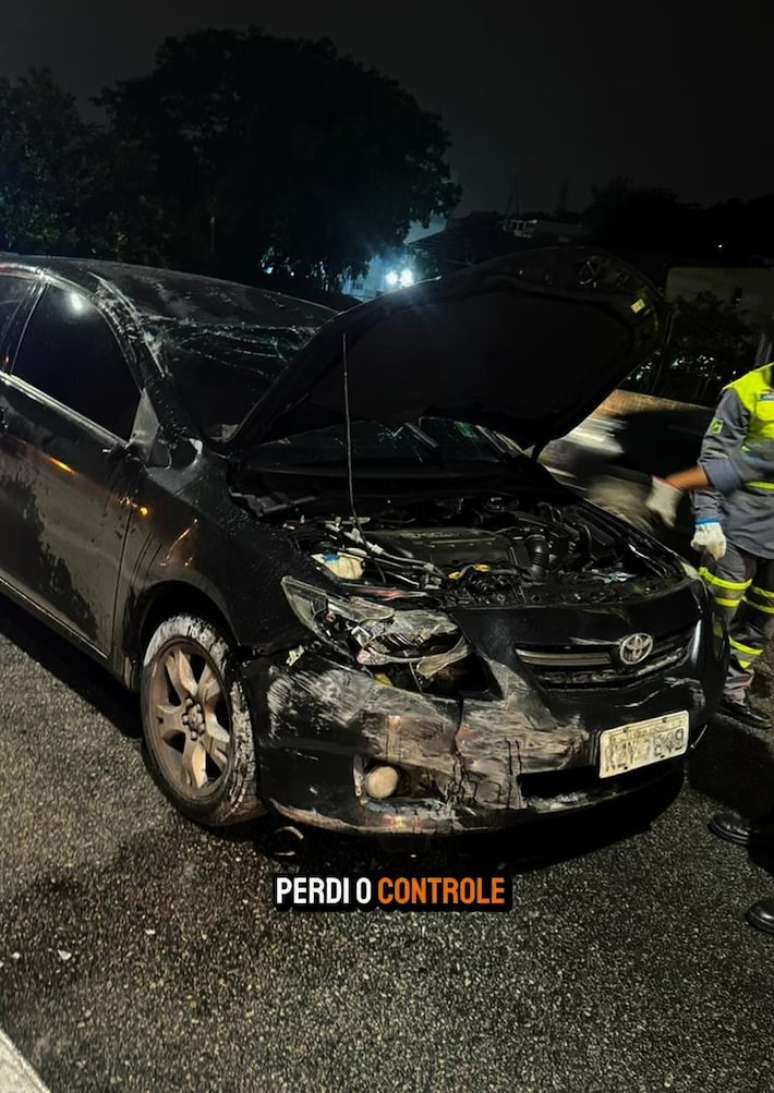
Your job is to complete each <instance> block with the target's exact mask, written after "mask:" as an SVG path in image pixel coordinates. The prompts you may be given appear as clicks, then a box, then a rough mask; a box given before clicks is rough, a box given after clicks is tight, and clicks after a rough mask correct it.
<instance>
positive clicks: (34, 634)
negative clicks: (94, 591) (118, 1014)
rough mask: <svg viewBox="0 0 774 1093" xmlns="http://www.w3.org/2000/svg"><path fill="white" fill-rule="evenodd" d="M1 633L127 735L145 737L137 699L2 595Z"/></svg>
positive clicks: (0, 611)
mask: <svg viewBox="0 0 774 1093" xmlns="http://www.w3.org/2000/svg"><path fill="white" fill-rule="evenodd" d="M0 635H2V636H3V637H5V638H7V639H8V641H10V642H12V643H13V644H14V645H15V646H17V648H19V649H21V650H22V652H24V653H26V655H27V656H28V657H30V658H31V659H32V660H34V661H36V662H37V663H38V664H39V665H40V666H41V667H42V668H44V669H45V670H46V671H47V672H50V673H51V675H52V676H54V677H55V678H56V679H58V680H59V681H60V682H62V683H64V684H65V686H66V687H69V688H70V690H71V691H74V692H75V693H76V694H77V695H79V696H80V697H81V698H82V699H83V700H84V701H85V702H88V703H89V705H90V706H93V707H94V708H95V709H96V710H98V711H99V712H100V713H101V714H102V715H103V716H104V717H105V718H107V720H108V721H110V722H111V724H113V725H115V727H116V728H117V729H118V731H119V732H120V733H122V734H123V735H124V736H128V737H132V738H137V739H139V738H140V737H141V736H142V728H141V725H140V717H139V712H138V709H137V699H136V698H135V697H134V696H133V695H131V694H130V693H129V692H128V691H127V690H126V689H125V688H124V687H123V686H122V685H121V684H120V683H119V682H118V680H117V679H114V678H113V676H111V675H110V673H109V672H108V671H107V670H106V669H105V668H103V667H102V666H101V665H100V664H98V663H97V662H96V661H94V660H92V659H91V657H89V656H87V654H86V653H82V652H81V651H80V650H79V649H77V648H76V647H75V646H74V645H72V644H71V643H70V642H69V641H67V640H66V639H65V638H62V637H60V636H59V635H58V634H56V633H54V631H53V630H51V629H50V628H49V627H48V626H47V625H46V624H45V623H43V622H40V621H39V620H38V619H36V618H35V617H34V616H32V615H31V614H30V613H29V612H28V611H25V610H24V609H23V608H21V607H19V606H18V605H17V604H15V603H13V602H12V601H11V600H9V599H7V598H5V597H0Z"/></svg>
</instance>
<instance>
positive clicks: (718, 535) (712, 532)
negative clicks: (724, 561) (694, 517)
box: [691, 520, 726, 561]
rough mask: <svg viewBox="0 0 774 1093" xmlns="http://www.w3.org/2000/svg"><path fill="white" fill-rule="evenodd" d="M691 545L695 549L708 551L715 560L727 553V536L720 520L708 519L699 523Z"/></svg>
mask: <svg viewBox="0 0 774 1093" xmlns="http://www.w3.org/2000/svg"><path fill="white" fill-rule="evenodd" d="M691 546H692V547H693V549H694V550H699V551H702V552H704V551H706V553H707V554H709V555H710V556H711V557H713V558H714V559H715V561H718V559H720V558H722V557H723V555H724V554H725V553H726V537H725V535H724V534H723V528H722V527H721V526H720V524H719V523H718V521H717V520H706V521H700V522H699V523H697V525H696V530H695V531H694V533H693V539H691Z"/></svg>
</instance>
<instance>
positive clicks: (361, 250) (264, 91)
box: [97, 28, 459, 288]
mask: <svg viewBox="0 0 774 1093" xmlns="http://www.w3.org/2000/svg"><path fill="white" fill-rule="evenodd" d="M97 101H98V102H99V103H100V104H101V105H103V106H104V107H105V109H106V110H107V114H108V119H109V123H110V128H111V132H112V135H113V138H114V141H115V145H116V146H118V147H122V148H124V147H131V148H133V149H135V152H136V153H138V154H139V157H140V160H141V162H142V163H143V164H145V165H146V169H147V170H148V171H149V173H150V174H151V176H152V178H153V187H152V200H153V202H156V203H157V204H158V206H159V207H160V208H161V209H162V210H163V216H162V219H163V221H164V223H166V224H167V225H169V226H170V238H169V240H168V244H167V249H168V250H169V252H170V253H171V255H173V257H174V261H175V262H176V264H179V265H183V266H185V267H187V268H190V269H197V270H208V271H212V272H215V273H219V274H225V275H228V276H232V277H235V278H237V279H243V280H253V281H254V280H255V279H256V278H257V277H259V276H260V274H261V271H264V272H265V271H268V270H271V271H272V277H273V278H274V279H275V281H277V283H284V284H288V283H290V284H292V282H289V278H290V277H291V276H292V277H295V278H296V279H297V280H298V281H300V280H302V279H310V280H313V281H316V282H317V283H319V284H322V285H324V286H325V287H328V288H333V287H335V286H336V283H337V281H338V279H339V278H340V277H341V276H342V275H344V274H345V273H350V272H351V273H355V274H357V273H360V272H362V271H363V270H364V269H365V267H366V266H367V264H368V261H369V260H370V258H371V257H373V255H374V254H376V253H380V252H383V251H388V250H390V249H391V248H395V247H399V246H400V244H401V243H402V240H403V238H404V237H405V234H406V232H407V229H408V226H409V224H410V222H411V221H414V220H419V221H422V222H427V221H428V219H429V218H430V217H431V216H432V215H433V214H436V213H445V212H447V211H448V210H449V208H450V207H451V206H452V205H454V204H455V202H456V201H457V200H458V198H459V192H458V188H457V187H456V186H455V185H454V184H453V183H452V182H451V180H450V176H449V168H448V166H447V164H446V162H445V159H444V156H445V153H446V151H447V148H448V138H447V135H446V132H445V131H444V129H443V127H442V125H441V122H440V119H439V118H438V117H437V116H436V115H434V114H429V113H427V112H425V111H423V110H421V109H420V108H419V106H418V105H417V103H416V101H415V100H414V99H413V98H412V96H411V95H409V94H408V93H407V92H406V91H404V90H403V89H402V88H401V87H400V86H399V85H398V84H397V83H395V82H394V81H393V80H390V79H387V78H386V77H385V76H382V75H381V74H379V73H378V72H376V71H374V70H373V69H366V68H364V67H363V66H362V65H360V64H358V63H357V62H356V61H354V60H352V59H351V58H348V57H341V56H339V55H338V53H337V52H336V49H335V47H334V45H333V44H332V43H331V42H330V41H327V40H322V41H306V40H295V39H280V38H274V37H271V36H269V35H266V34H264V33H263V32H262V31H260V30H258V29H256V28H251V29H250V30H248V31H246V32H244V33H242V32H237V31H233V30H204V31H199V32H197V33H194V34H190V35H188V36H186V37H184V38H179V39H178V38H170V39H167V40H166V41H165V42H164V44H163V45H162V47H161V48H160V50H159V51H158V54H157V57H156V65H155V68H154V70H153V71H152V72H151V74H150V75H148V76H146V77H143V78H141V79H136V80H128V81H122V82H120V83H118V84H117V85H116V86H115V87H113V88H109V89H106V90H105V91H104V92H103V93H102V95H101V97H100V98H99V99H98V100H97ZM119 204H120V202H119ZM129 245H130V246H131V241H130V243H129Z"/></svg>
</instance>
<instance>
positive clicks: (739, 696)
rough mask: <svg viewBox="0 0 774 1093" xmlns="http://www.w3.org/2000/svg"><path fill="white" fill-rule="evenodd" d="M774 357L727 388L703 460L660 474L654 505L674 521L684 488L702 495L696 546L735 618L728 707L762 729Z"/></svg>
mask: <svg viewBox="0 0 774 1093" xmlns="http://www.w3.org/2000/svg"><path fill="white" fill-rule="evenodd" d="M773 368H774V366H773V365H772V364H766V365H763V366H762V367H761V368H756V369H754V370H753V371H752V372H748V373H746V374H745V375H744V376H742V377H741V378H740V379H738V380H734V382H733V383H730V384H729V385H728V386H727V387H725V388H724V389H723V394H722V395H721V398H720V401H719V403H718V406H717V409H716V411H715V416H714V417H713V419H712V421H711V422H710V425H709V428H708V429H707V432H706V434H705V436H704V440H703V442H702V447H701V457H700V459H699V463H698V466H696V467H693V468H691V469H690V470H688V471H682V472H680V473H679V474H675V475H671V476H670V477H669V478H667V479H664V480H654V483H653V488H652V490H651V494H650V497H649V498H648V501H647V502H646V504H647V506H648V508H649V509H650V510H651V511H652V512H654V513H658V515H659V516H661V518H662V519H663V520H664V522H665V523H667V524H669V525H670V526H673V525H674V520H675V513H676V510H677V503H678V501H679V497H680V494H681V493H682V492H686V491H690V492H692V493H693V495H694V509H695V516H696V521H695V530H694V535H693V539H692V540H691V546H692V547H694V549H696V550H699V551H701V552H702V554H703V565H702V568H701V575H702V577H703V578H704V580H705V581H706V583H707V585H708V587H709V590H710V592H711V594H712V596H713V598H714V601H715V605H716V607H717V608H718V610H719V612H720V613H721V614H722V615H723V616H724V617H725V619H726V622H727V624H728V633H729V641H730V645H731V663H730V666H729V670H728V675H727V677H726V685H725V689H724V696H723V702H722V706H721V710H722V712H723V713H725V714H726V715H727V716H729V717H733V718H734V719H735V720H737V721H741V722H743V723H744V724H746V725H751V726H753V727H754V728H759V729H760V728H769V727H770V722H769V719H768V718H767V717H766V716H765V715H764V714H762V713H760V712H759V711H758V710H756V709H754V707H753V706H752V704H751V702H750V684H751V683H752V679H753V670H754V666H755V662H756V661H757V659H758V657H759V656H760V655H761V653H762V652H763V650H764V648H765V646H766V642H767V640H768V638H769V637H770V636H771V633H772V631H774V387H772V370H773Z"/></svg>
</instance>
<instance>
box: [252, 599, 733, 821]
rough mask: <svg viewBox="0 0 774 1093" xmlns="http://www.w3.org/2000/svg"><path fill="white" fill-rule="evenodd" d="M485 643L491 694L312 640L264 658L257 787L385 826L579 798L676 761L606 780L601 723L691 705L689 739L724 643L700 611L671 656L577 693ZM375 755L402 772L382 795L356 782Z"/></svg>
mask: <svg viewBox="0 0 774 1093" xmlns="http://www.w3.org/2000/svg"><path fill="white" fill-rule="evenodd" d="M482 655H484V659H485V660H486V662H487V665H488V668H489V671H490V673H491V676H492V678H493V680H494V681H495V684H496V685H495V686H494V687H493V693H492V694H488V695H462V696H461V697H460V698H459V700H457V699H447V698H440V697H434V696H432V695H430V694H427V693H425V694H419V693H415V692H410V691H405V690H402V689H399V688H396V687H389V686H384V685H381V684H380V683H378V682H377V681H376V680H374V679H373V678H372V677H371V676H370V675H368V674H367V673H366V672H364V671H362V670H360V669H357V668H353V667H348V666H344V665H342V664H340V663H336V662H334V661H333V660H329V659H328V658H327V657H326V656H325V655H322V654H321V653H320V652H319V651H313V650H309V651H305V652H304V653H303V654H302V655H301V656H300V657H299V658H298V659H297V660H296V661H295V662H294V663H293V664H292V666H288V665H287V664H282V665H274V666H272V667H269V668H268V669H267V671H268V678H267V677H266V676H265V675H264V676H263V679H262V680H261V681H260V682H255V683H254V686H253V697H254V701H255V703H256V705H257V706H260V707H261V708H262V713H261V714H260V715H259V716H258V718H257V721H258V724H259V730H258V734H257V735H258V739H257V743H258V754H259V771H260V775H259V777H260V792H261V794H262V796H263V797H264V799H265V800H266V801H267V802H269V803H270V804H271V805H273V807H274V808H275V809H277V811H279V812H280V813H282V814H283V815H285V816H288V817H290V818H292V819H294V820H297V821H300V822H305V823H309V824H313V825H316V826H319V827H323V828H328V829H331V830H339V831H352V832H361V833H375V834H381V835H384V834H390V833H393V834H422V835H428V834H438V835H440V834H453V833H457V832H461V831H475V830H487V829H494V828H499V827H505V826H508V825H511V824H514V823H517V822H519V821H520V820H523V819H525V818H528V817H534V816H536V815H539V814H541V813H552V814H556V813H558V812H566V811H572V810H576V809H582V808H587V807H589V806H592V805H595V804H597V803H599V802H602V801H605V800H609V799H611V798H614V797H618V796H621V795H622V794H625V793H628V792H631V791H633V790H635V789H639V788H641V787H642V786H644V785H645V784H647V783H648V782H649V781H656V780H658V779H659V778H661V777H663V776H664V775H665V774H667V773H669V772H670V771H671V770H673V769H674V766H675V762H674V761H671V760H667V761H664V762H661V763H655V764H653V765H651V766H649V767H645V768H641V769H640V770H638V771H634V772H631V773H629V774H624V775H620V776H617V777H614V778H608V779H600V778H599V777H598V775H597V769H598V758H599V757H598V750H599V737H600V734H601V733H602V732H604V731H605V730H606V729H610V728H617V727H619V726H620V725H624V724H630V723H632V722H636V721H641V720H645V719H647V718H653V717H659V716H662V715H663V714H667V713H672V712H675V711H678V710H687V711H688V713H689V715H690V734H691V739H692V740H693V739H695V737H696V735H697V734H698V731H699V730H700V729H701V727H702V726H703V725H704V724H705V723H706V721H707V720H708V718H709V717H710V716H711V714H712V712H713V710H714V707H715V705H716V704H717V701H718V699H719V693H720V689H721V687H722V682H723V675H724V670H725V656H726V650H725V643H724V642H721V641H718V640H717V637H714V638H713V634H712V627H711V624H710V622H709V620H707V621H705V622H703V623H702V622H700V623H697V624H696V625H695V633H694V637H693V639H692V642H691V648H690V653H689V656H688V658H687V659H686V661H685V663H684V664H682V665H681V666H680V667H679V668H675V669H674V670H671V671H670V672H668V673H660V674H657V675H652V676H650V677H648V678H647V679H643V680H640V681H639V682H635V683H631V684H629V685H628V686H624V687H617V688H614V689H613V688H610V687H604V688H593V687H592V688H583V689H579V690H573V691H572V692H569V691H564V692H563V691H550V692H548V691H546V690H545V689H543V688H541V686H540V685H539V684H537V683H536V681H535V678H534V676H533V675H532V674H531V673H530V672H529V670H527V669H525V668H524V666H523V665H521V664H518V663H516V662H513V661H512V662H511V663H510V664H505V663H503V662H502V661H498V660H495V659H493V658H489V657H487V656H486V655H485V654H482ZM678 762H679V761H678ZM377 763H384V764H389V765H391V766H394V767H396V768H397V769H398V770H399V772H400V773H401V785H402V786H403V789H402V790H399V793H398V795H396V796H394V797H391V798H389V799H388V800H381V801H379V800H374V799H372V798H370V797H369V796H368V794H367V793H366V792H365V789H364V779H363V772H364V771H365V770H367V769H368V768H369V766H370V765H373V764H377Z"/></svg>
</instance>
